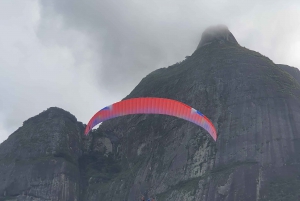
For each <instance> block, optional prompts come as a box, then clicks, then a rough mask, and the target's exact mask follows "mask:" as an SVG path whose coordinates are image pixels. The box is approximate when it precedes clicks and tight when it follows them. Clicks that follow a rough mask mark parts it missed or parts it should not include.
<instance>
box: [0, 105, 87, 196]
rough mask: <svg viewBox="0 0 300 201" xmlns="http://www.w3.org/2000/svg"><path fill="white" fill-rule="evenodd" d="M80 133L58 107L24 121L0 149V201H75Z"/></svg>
mask: <svg viewBox="0 0 300 201" xmlns="http://www.w3.org/2000/svg"><path fill="white" fill-rule="evenodd" d="M82 131H83V126H82V125H81V124H80V123H78V122H77V120H76V118H75V117H74V116H73V115H71V114H70V113H68V112H66V111H64V110H62V109H60V108H49V109H48V110H46V111H44V112H42V113H40V114H39V115H37V116H35V117H32V118H30V119H28V120H27V121H25V122H24V124H23V126H22V127H20V128H19V129H18V130H17V131H15V132H14V133H13V134H12V135H11V136H9V138H8V139H7V140H6V141H5V142H3V143H2V144H1V146H0V173H1V174H0V181H1V182H0V199H1V198H2V199H4V200H10V199H11V200H15V199H17V200H28V201H30V200H70V201H71V200H72V201H73V200H78V198H79V192H80V191H79V190H80V189H79V185H80V183H79V182H80V174H79V169H78V159H79V157H80V156H81V152H82V147H81V133H82Z"/></svg>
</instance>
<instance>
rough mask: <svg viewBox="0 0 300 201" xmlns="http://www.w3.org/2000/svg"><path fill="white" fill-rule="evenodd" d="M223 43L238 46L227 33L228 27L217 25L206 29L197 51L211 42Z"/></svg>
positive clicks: (230, 34) (231, 35)
mask: <svg viewBox="0 0 300 201" xmlns="http://www.w3.org/2000/svg"><path fill="white" fill-rule="evenodd" d="M225 41H228V42H231V43H235V44H238V42H237V41H236V39H235V37H234V36H233V34H232V33H231V32H230V31H229V29H228V27H227V26H225V25H217V26H211V27H208V28H207V29H206V30H205V31H204V32H203V33H202V37H201V40H200V43H199V45H198V47H197V49H199V48H201V47H203V46H205V45H209V44H211V43H212V42H219V43H220V44H222V43H224V42H225Z"/></svg>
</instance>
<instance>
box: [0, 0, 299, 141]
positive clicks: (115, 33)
mask: <svg viewBox="0 0 300 201" xmlns="http://www.w3.org/2000/svg"><path fill="white" fill-rule="evenodd" d="M208 2H209V3H208ZM262 2H263V3H262ZM285 2H287V1H274V0H272V1H269V0H264V1H261V0H251V1H250V0H249V1H240V0H210V1H196V0H165V1H162V0H151V1H142V0H119V1H112V0H97V1H96V0H93V1H90V0H85V1H82V0H64V1H62V0H51V1H48V0H44V1H38V0H30V1H24V0H2V1H0V94H1V95H0V142H2V141H3V140H5V139H6V138H7V137H8V135H9V134H11V133H12V132H13V131H15V130H16V129H17V128H19V127H21V126H22V123H23V121H25V120H27V119H28V118H30V117H32V116H34V115H37V114H38V113H40V112H42V111H43V110H46V109H47V108H49V107H52V106H57V107H60V108H63V109H65V110H67V111H69V112H71V113H72V114H74V115H75V116H76V117H77V119H78V120H79V121H82V122H84V123H86V122H87V121H88V120H89V118H90V117H91V116H92V115H94V113H95V112H96V111H97V110H99V109H101V108H102V107H104V106H106V105H110V104H111V103H113V102H116V101H119V100H120V99H122V98H123V97H124V96H126V95H127V94H129V93H130V91H131V90H132V89H133V88H134V87H135V86H136V85H137V84H138V83H139V81H140V80H141V79H142V78H143V77H145V76H146V75H147V74H148V73H150V72H151V71H153V70H155V69H157V68H161V67H167V66H169V65H172V64H174V63H176V62H178V61H181V60H183V59H184V58H185V56H187V55H191V54H192V53H193V52H194V50H195V49H196V47H197V45H198V43H199V41H200V38H201V33H202V32H203V30H204V29H206V28H207V27H208V26H211V25H217V24H225V25H227V26H228V28H229V30H230V31H231V32H232V33H233V35H234V36H235V38H236V39H237V41H238V42H239V43H240V44H241V45H242V46H245V47H247V48H249V49H253V50H255V51H258V52H260V53H262V54H263V55H265V56H268V57H269V58H270V59H271V60H273V61H274V62H275V63H283V64H287V65H291V66H295V67H300V59H299V56H298V55H300V39H299V36H300V1H297V0H294V1H293V0H290V1H288V2H289V3H285Z"/></svg>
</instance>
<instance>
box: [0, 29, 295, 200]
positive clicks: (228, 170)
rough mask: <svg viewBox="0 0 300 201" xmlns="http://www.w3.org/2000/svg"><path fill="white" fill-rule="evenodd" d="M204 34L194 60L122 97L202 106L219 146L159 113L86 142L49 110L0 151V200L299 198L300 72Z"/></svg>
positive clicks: (110, 126)
mask: <svg viewBox="0 0 300 201" xmlns="http://www.w3.org/2000/svg"><path fill="white" fill-rule="evenodd" d="M221 28H222V30H224V27H221ZM208 30H210V33H209V34H208V35H210V36H209V37H206V34H207V32H205V33H204V34H203V36H204V39H203V40H202V39H201V41H202V43H201V41H200V43H199V45H200V44H201V45H200V47H199V46H198V48H197V49H196V50H195V52H194V53H193V54H192V55H191V56H189V57H187V58H186V59H185V60H184V61H183V62H181V63H178V64H174V65H172V66H169V67H168V68H161V69H158V70H155V71H153V72H152V73H150V74H148V75H147V76H146V77H145V78H143V79H142V80H141V82H140V83H139V84H138V85H137V86H136V87H135V88H134V89H133V90H132V91H131V93H130V94H128V95H127V96H126V97H125V98H124V99H128V98H135V97H146V96H148V97H149V96H152V97H162V98H171V99H176V100H178V101H181V102H183V103H186V104H188V105H190V106H192V107H193V108H196V109H199V110H200V111H201V112H202V113H203V114H205V115H206V116H207V117H208V118H209V119H211V121H212V122H213V124H214V125H215V127H216V128H217V133H218V136H219V137H218V140H217V142H216V143H215V142H214V141H213V140H212V139H210V137H209V136H207V134H206V133H205V131H204V129H201V128H199V127H197V126H195V125H193V124H192V123H189V122H186V121H184V120H181V119H177V118H174V117H169V116H163V115H130V116H126V117H119V118H115V119H112V120H110V121H106V122H103V123H102V125H101V126H99V128H98V129H95V130H93V131H92V132H91V133H90V134H89V136H83V130H84V126H85V125H84V124H82V123H81V122H77V120H76V117H75V116H73V115H71V114H70V113H68V112H66V111H64V110H62V109H60V108H50V109H48V110H46V111H44V112H42V113H41V114H39V115H37V116H35V117H34V118H30V119H29V120H27V121H25V122H24V124H23V127H21V128H19V129H18V130H17V131H15V132H14V133H13V134H12V135H11V136H10V137H9V139H8V140H6V141H5V142H3V143H2V144H1V145H0V173H2V174H0V175H2V176H0V180H2V181H4V182H2V183H1V184H0V196H2V197H0V199H6V200H15V199H19V200H28V201H29V200H51V199H57V200H89V201H94V200H95V201H96V200H99V199H100V200H107V201H110V200H111V201H113V200H124V199H125V200H137V199H138V198H139V197H140V196H141V194H143V195H145V196H155V197H156V198H157V200H173V201H174V200H175V201H187V200H206V201H219V200H225V201H240V200H245V201H253V200H259V201H264V200H275V201H276V200H297V199H298V196H300V191H299V190H298V189H300V181H298V177H299V178H300V163H299V162H300V155H299V153H300V152H299V151H300V150H299V148H298V147H299V146H298V145H299V139H300V136H299V135H300V133H299V132H298V131H299V130H300V123H297V122H300V116H299V115H298V114H300V104H299V97H300V85H299V80H300V74H299V70H297V69H293V68H290V67H289V66H286V65H282V64H274V63H273V62H272V61H271V60H270V59H269V58H267V57H265V56H263V55H261V54H259V53H257V52H255V51H252V50H248V49H247V48H244V47H241V46H240V45H239V44H238V43H237V42H236V43H235V42H234V41H233V39H232V38H231V37H229V40H227V39H226V38H228V37H225V38H224V36H229V33H230V31H229V30H228V32H229V33H228V32H227V31H226V30H225V32H224V31H221V32H220V31H218V29H217V33H211V30H216V29H215V28H214V29H208ZM224 33H225V34H224ZM232 36H233V35H232ZM230 38H231V39H230ZM233 38H234V36H233ZM225 39H226V40H225ZM21 139H22V140H21ZM21 141H22V143H20V142H21ZM19 144H20V145H19ZM18 145H19V146H18ZM9 146H16V148H15V149H13V151H11V153H8V152H6V151H9V150H12V149H7V148H6V147H9ZM5 150H6V151H5ZM29 151H30V152H29ZM8 154H9V155H8ZM20 158H22V160H21V161H22V163H20V162H19V161H18V159H20ZM29 158H32V159H33V160H34V161H35V162H34V163H26V159H29ZM16 164H17V165H16ZM45 164H46V165H45ZM41 170H43V171H41ZM22 171H23V172H22ZM24 172H26V174H24ZM12 175H15V176H12ZM17 183H19V184H17ZM54 184H55V185H54ZM53 185H54V186H53ZM298 187H299V188H298Z"/></svg>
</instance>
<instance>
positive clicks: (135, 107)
mask: <svg viewBox="0 0 300 201" xmlns="http://www.w3.org/2000/svg"><path fill="white" fill-rule="evenodd" d="M129 114H164V115H170V116H175V117H178V118H181V119H185V120H187V121H190V122H193V123H195V124H197V125H199V126H201V127H203V128H204V129H205V130H207V131H208V133H209V134H210V135H211V136H212V138H213V139H214V140H217V132H216V129H215V127H214V125H213V124H212V122H211V121H210V120H209V119H208V118H207V117H206V116H204V115H203V114H202V113H201V112H199V111H197V110H195V109H194V108H192V107H190V106H188V105H186V104H184V103H181V102H179V101H176V100H172V99H166V98H151V97H147V98H132V99H127V100H123V101H120V102H117V103H114V104H113V105H110V106H108V107H105V108H103V109H101V110H100V111H99V112H97V113H96V114H95V115H94V116H93V117H92V118H91V120H90V121H89V123H88V125H87V126H86V129H85V132H84V133H85V135H87V134H88V133H89V131H90V130H91V129H92V128H93V127H94V126H96V125H97V124H99V123H101V122H103V121H106V120H108V119H112V118H115V117H119V116H124V115H129Z"/></svg>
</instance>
